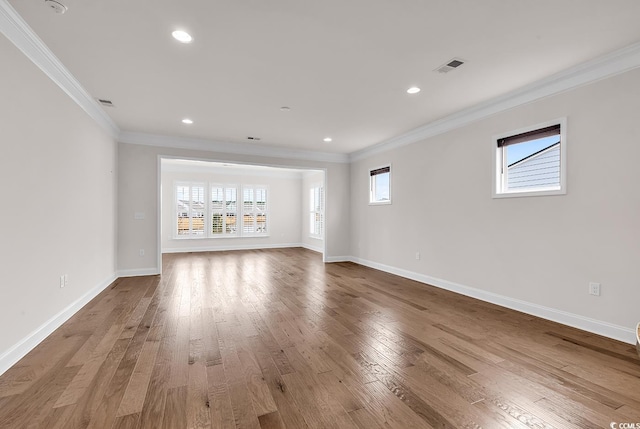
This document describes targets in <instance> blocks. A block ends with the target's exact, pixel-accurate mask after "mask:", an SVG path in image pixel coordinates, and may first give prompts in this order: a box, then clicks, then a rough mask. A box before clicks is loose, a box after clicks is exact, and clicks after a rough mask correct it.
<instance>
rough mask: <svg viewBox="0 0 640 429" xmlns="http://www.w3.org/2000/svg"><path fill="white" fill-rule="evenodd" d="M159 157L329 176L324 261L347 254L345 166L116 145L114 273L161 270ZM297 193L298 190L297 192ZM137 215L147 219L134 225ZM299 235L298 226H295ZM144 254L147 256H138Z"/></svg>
mask: <svg viewBox="0 0 640 429" xmlns="http://www.w3.org/2000/svg"><path fill="white" fill-rule="evenodd" d="M160 156H166V157H173V158H186V159H202V160H210V161H224V162H232V163H246V164H254V165H269V166H275V167H290V168H302V169H304V168H307V169H324V170H326V171H327V185H326V186H327V187H326V209H325V215H326V220H327V236H326V238H325V240H326V245H327V252H326V254H325V259H326V260H328V261H335V260H345V259H347V258H348V255H349V227H348V223H347V222H345V219H349V209H350V206H349V195H350V190H349V169H350V165H349V164H342V163H331V162H324V161H304V160H291V159H281V158H268V157H261V156H255V155H238V154H227V153H219V152H211V151H206V150H190V149H177V148H165V147H157V146H145V145H136V144H128V143H120V144H119V148H118V272H119V273H120V274H121V275H136V274H151V273H156V272H158V270H159V263H160V262H159V261H158V260H157V256H156V255H157V250H158V245H159V243H158V230H157V226H158V223H157V220H156V219H157V218H158V216H157V215H156V214H157V213H158V207H159V201H158V193H157V190H158V180H159V178H158V177H159V174H158V163H159V161H158V159H159V157H160ZM300 192H301V191H300ZM136 212H142V213H145V219H142V220H135V219H134V214H135V213H136ZM297 225H298V230H300V228H301V226H300V224H299V223H298V224H297ZM139 249H145V256H143V257H140V256H139Z"/></svg>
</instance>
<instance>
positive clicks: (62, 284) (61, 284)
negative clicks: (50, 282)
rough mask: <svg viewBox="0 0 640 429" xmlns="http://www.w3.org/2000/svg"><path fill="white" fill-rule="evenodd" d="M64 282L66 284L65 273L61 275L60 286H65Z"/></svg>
mask: <svg viewBox="0 0 640 429" xmlns="http://www.w3.org/2000/svg"><path fill="white" fill-rule="evenodd" d="M64 284H65V281H64V274H63V275H61V276H60V287H61V288H63V287H64Z"/></svg>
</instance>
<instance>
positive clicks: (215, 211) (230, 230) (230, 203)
mask: <svg viewBox="0 0 640 429" xmlns="http://www.w3.org/2000/svg"><path fill="white" fill-rule="evenodd" d="M237 220H238V188H236V187H235V186H226V187H225V186H222V185H211V235H212V236H220V235H227V236H232V235H236V234H237V232H238V222H237Z"/></svg>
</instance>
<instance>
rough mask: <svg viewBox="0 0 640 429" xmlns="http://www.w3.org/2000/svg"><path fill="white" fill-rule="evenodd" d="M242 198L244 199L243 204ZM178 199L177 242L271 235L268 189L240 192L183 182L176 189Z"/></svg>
mask: <svg viewBox="0 0 640 429" xmlns="http://www.w3.org/2000/svg"><path fill="white" fill-rule="evenodd" d="M239 191H240V192H239ZM205 195H209V197H210V198H207V197H206V196H205ZM239 195H240V196H242V200H241V202H240V203H239V202H238V196H239ZM175 196H176V198H175V211H176V229H175V230H174V231H175V234H176V235H175V236H176V238H215V237H241V236H244V237H248V236H266V235H267V234H268V228H267V219H268V206H267V188H266V186H245V187H242V188H239V187H238V186H236V185H221V184H210V185H209V186H207V185H205V184H200V183H195V184H193V183H184V182H181V183H176V185H175ZM207 213H208V214H207Z"/></svg>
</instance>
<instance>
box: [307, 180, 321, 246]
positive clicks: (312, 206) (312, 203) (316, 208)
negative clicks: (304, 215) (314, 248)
mask: <svg viewBox="0 0 640 429" xmlns="http://www.w3.org/2000/svg"><path fill="white" fill-rule="evenodd" d="M316 190H317V192H316ZM309 191H310V192H309V237H311V238H316V239H320V240H322V239H324V185H323V184H322V183H315V184H313V185H311V186H310V187H309ZM316 195H317V196H318V198H319V201H317V204H316ZM318 217H319V218H320V221H319V223H315V222H314V220H313V219H318ZM316 222H317V221H316ZM312 224H315V225H319V231H315V227H313V228H312V226H311V225H312Z"/></svg>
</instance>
